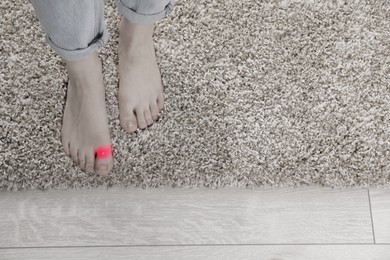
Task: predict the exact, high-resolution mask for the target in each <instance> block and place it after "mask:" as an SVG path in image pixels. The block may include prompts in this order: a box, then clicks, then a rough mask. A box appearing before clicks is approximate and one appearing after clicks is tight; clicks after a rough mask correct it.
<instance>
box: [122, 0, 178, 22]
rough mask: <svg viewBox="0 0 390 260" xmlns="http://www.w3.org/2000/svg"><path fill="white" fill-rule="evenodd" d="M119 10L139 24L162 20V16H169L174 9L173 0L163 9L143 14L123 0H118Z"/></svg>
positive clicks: (129, 19)
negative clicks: (125, 3)
mask: <svg viewBox="0 0 390 260" xmlns="http://www.w3.org/2000/svg"><path fill="white" fill-rule="evenodd" d="M117 5H118V12H119V14H120V15H122V16H123V17H124V18H126V20H128V21H129V22H130V23H138V24H151V23H155V22H158V21H160V20H161V19H162V18H164V17H165V16H167V15H168V14H169V13H170V12H171V10H172V1H171V2H169V3H168V4H167V5H166V6H165V8H164V10H163V11H161V12H159V13H155V14H141V13H137V12H135V11H134V10H132V9H131V8H128V7H127V6H126V5H124V4H123V3H122V0H117Z"/></svg>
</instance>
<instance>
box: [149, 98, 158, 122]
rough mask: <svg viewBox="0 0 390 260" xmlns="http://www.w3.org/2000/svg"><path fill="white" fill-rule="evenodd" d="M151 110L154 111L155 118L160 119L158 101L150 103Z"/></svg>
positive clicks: (153, 116)
mask: <svg viewBox="0 0 390 260" xmlns="http://www.w3.org/2000/svg"><path fill="white" fill-rule="evenodd" d="M150 111H151V112H152V118H153V120H154V121H156V120H157V119H158V113H159V109H158V106H157V102H156V103H152V104H151V105H150Z"/></svg>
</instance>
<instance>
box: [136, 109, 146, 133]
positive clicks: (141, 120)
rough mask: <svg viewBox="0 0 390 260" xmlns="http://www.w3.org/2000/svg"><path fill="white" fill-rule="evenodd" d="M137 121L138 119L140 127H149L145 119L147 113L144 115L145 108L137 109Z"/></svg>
mask: <svg viewBox="0 0 390 260" xmlns="http://www.w3.org/2000/svg"><path fill="white" fill-rule="evenodd" d="M136 113H137V121H138V127H139V128H141V129H144V128H146V127H147V124H146V121H145V115H144V109H141V108H139V109H137V112H136Z"/></svg>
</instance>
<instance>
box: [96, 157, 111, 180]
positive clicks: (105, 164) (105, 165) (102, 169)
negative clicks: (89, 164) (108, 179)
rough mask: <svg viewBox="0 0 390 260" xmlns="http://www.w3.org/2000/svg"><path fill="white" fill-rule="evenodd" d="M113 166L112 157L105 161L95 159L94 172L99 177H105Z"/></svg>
mask: <svg viewBox="0 0 390 260" xmlns="http://www.w3.org/2000/svg"><path fill="white" fill-rule="evenodd" d="M112 166H113V159H112V156H111V157H110V158H105V159H97V158H96V159H95V172H96V173H97V174H99V175H102V176H106V175H107V174H108V173H109V172H110V171H111V170H112Z"/></svg>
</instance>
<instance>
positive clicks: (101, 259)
mask: <svg viewBox="0 0 390 260" xmlns="http://www.w3.org/2000/svg"><path fill="white" fill-rule="evenodd" d="M59 256H61V258H60V259H62V260H87V259H94V260H106V259H116V260H122V259H123V260H128V259H137V260H164V259H167V260H168V259H169V260H173V259H186V260H192V259H193V260H198V259H202V260H208V259H210V260H230V259H245V260H252V259H253V260H258V259H262V260H266V259H272V260H284V259H285V260H291V259H316V260H321V259H323V260H329V259H332V260H338V259H340V260H346V259H348V260H358V259H359V260H360V259H361V260H367V259H370V260H372V259H378V260H379V259H380V260H386V259H390V245H283V246H281V245H276V246H271V245H268V246H253V245H242V246H230V245H229V246H145V247H98V248H96V247H89V248H33V249H0V259H1V260H19V259H29V260H46V259H47V260H49V259H50V260H52V259H58V257H59Z"/></svg>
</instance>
